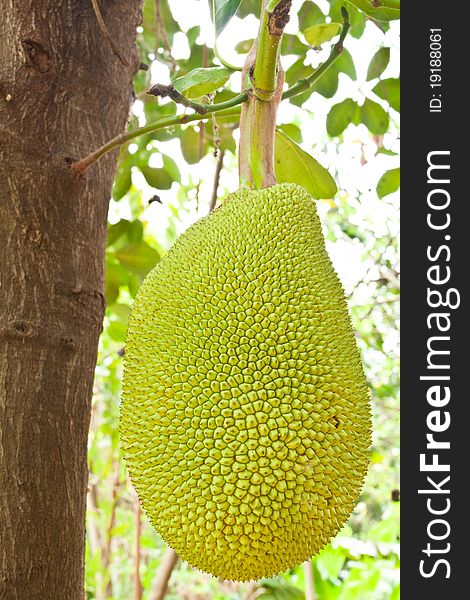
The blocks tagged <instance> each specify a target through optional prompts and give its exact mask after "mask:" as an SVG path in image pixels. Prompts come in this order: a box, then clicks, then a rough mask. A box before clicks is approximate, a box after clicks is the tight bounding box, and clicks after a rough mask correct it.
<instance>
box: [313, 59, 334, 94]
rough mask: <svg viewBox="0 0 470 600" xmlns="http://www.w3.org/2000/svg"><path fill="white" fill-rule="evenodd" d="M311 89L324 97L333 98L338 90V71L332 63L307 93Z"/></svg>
mask: <svg viewBox="0 0 470 600" xmlns="http://www.w3.org/2000/svg"><path fill="white" fill-rule="evenodd" d="M312 91H314V92H318V93H319V94H321V95H322V96H323V97H324V98H333V96H334V95H335V94H336V92H337V91H338V71H337V70H336V69H335V68H334V65H333V66H332V67H330V68H329V69H328V71H326V73H324V74H323V75H322V76H321V77H320V79H319V80H318V81H317V83H316V84H315V85H314V86H313V87H312V88H311V91H310V92H309V94H311V92H312Z"/></svg>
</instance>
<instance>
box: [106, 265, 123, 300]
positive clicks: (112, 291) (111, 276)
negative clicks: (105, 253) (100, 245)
mask: <svg viewBox="0 0 470 600" xmlns="http://www.w3.org/2000/svg"><path fill="white" fill-rule="evenodd" d="M105 266H106V277H105V296H106V304H107V305H108V306H109V305H110V304H113V303H114V302H116V300H117V299H118V296H119V286H120V284H121V274H120V271H119V267H118V266H116V265H115V264H114V263H113V262H112V261H111V260H110V259H109V258H108V257H107V258H106V264H105Z"/></svg>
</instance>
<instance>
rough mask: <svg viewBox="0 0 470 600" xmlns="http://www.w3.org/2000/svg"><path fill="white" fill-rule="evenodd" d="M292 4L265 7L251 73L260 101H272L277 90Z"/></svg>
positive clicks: (288, 0)
mask: <svg viewBox="0 0 470 600" xmlns="http://www.w3.org/2000/svg"><path fill="white" fill-rule="evenodd" d="M291 4H292V2H291V0H278V2H277V3H274V2H268V3H265V5H264V7H263V12H262V15H261V20H260V29H259V33H258V38H257V45H256V58H255V63H254V66H253V69H252V72H251V73H250V76H251V83H252V84H253V93H254V95H255V96H256V97H257V98H259V99H260V100H264V101H269V100H271V98H272V97H273V96H274V94H275V92H276V89H277V79H278V71H279V69H278V64H279V52H280V47H281V41H282V34H283V32H284V27H285V26H286V24H287V22H288V20H289V10H290V7H291ZM271 6H272V10H270V9H271Z"/></svg>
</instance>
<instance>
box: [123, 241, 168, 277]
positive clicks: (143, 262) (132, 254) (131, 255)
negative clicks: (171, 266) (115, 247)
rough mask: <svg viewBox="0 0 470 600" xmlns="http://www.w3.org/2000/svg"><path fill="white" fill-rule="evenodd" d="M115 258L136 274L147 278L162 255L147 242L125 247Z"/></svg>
mask: <svg viewBox="0 0 470 600" xmlns="http://www.w3.org/2000/svg"><path fill="white" fill-rule="evenodd" d="M115 257H116V258H117V259H118V260H119V262H120V263H121V264H122V265H124V266H125V267H127V268H128V269H130V270H131V271H133V272H134V273H137V274H138V275H141V276H145V275H147V273H148V272H149V271H150V269H152V268H153V267H154V266H155V265H156V264H157V262H158V260H159V258H160V255H159V253H158V252H157V251H156V250H154V248H152V247H151V246H149V245H148V244H147V242H138V243H136V244H128V245H127V246H124V247H123V248H121V249H120V250H119V251H118V252H116V253H115Z"/></svg>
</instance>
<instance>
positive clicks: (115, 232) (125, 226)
mask: <svg viewBox="0 0 470 600" xmlns="http://www.w3.org/2000/svg"><path fill="white" fill-rule="evenodd" d="M129 225H130V223H129V221H128V220H127V219H121V220H120V221H118V222H117V223H114V224H113V225H108V239H107V242H106V245H107V246H112V245H113V244H114V242H116V241H117V240H118V239H119V238H120V237H122V236H123V235H124V234H125V233H127V232H128V231H129Z"/></svg>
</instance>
